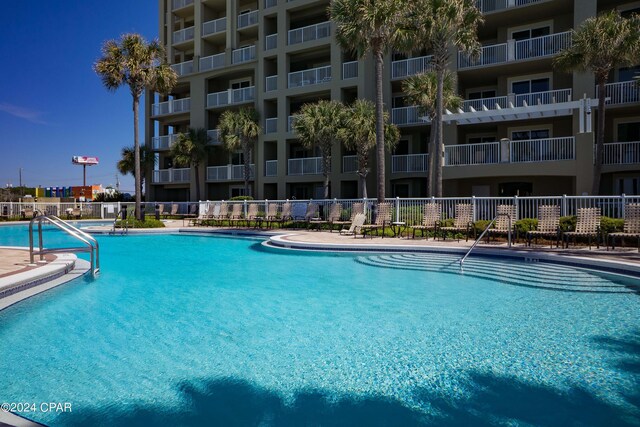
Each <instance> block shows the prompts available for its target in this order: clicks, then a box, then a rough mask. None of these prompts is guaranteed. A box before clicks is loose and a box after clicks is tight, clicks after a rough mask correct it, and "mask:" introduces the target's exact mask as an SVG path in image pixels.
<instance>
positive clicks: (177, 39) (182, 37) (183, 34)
mask: <svg viewBox="0 0 640 427" xmlns="http://www.w3.org/2000/svg"><path fill="white" fill-rule="evenodd" d="M194 35H195V32H194V30H193V27H188V28H185V29H183V30H178V31H174V32H173V43H174V44H176V43H183V42H186V41H188V40H193V37H194Z"/></svg>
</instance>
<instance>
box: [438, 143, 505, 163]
mask: <svg viewBox="0 0 640 427" xmlns="http://www.w3.org/2000/svg"><path fill="white" fill-rule="evenodd" d="M499 162H500V143H499V142H485V143H481V144H460V145H445V147H444V165H445V166H462V165H487V164H494V163H499Z"/></svg>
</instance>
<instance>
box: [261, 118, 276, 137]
mask: <svg viewBox="0 0 640 427" xmlns="http://www.w3.org/2000/svg"><path fill="white" fill-rule="evenodd" d="M276 132H278V118H277V117H272V118H269V119H265V121H264V133H276Z"/></svg>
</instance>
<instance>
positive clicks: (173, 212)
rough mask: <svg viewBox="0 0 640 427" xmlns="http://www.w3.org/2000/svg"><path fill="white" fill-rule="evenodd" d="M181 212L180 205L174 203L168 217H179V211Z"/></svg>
mask: <svg viewBox="0 0 640 427" xmlns="http://www.w3.org/2000/svg"><path fill="white" fill-rule="evenodd" d="M179 210H180V205H179V204H177V203H173V204H172V205H171V213H169V214H167V215H168V216H177V215H178V211H179Z"/></svg>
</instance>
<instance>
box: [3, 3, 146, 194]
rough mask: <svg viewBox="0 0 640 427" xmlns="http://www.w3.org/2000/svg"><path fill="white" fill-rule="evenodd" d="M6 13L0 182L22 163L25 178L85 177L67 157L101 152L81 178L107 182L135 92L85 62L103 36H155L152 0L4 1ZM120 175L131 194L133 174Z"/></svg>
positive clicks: (40, 181) (95, 54) (54, 182)
mask: <svg viewBox="0 0 640 427" xmlns="http://www.w3.org/2000/svg"><path fill="white" fill-rule="evenodd" d="M3 12H4V17H5V19H3V22H2V25H0V40H2V42H0V54H1V55H2V58H3V61H2V62H3V64H4V65H3V67H2V68H3V70H2V73H1V74H0V75H1V78H0V89H1V90H0V153H1V154H0V185H2V186H3V187H4V186H6V185H7V184H8V183H11V184H13V185H14V186H17V185H18V183H19V169H20V168H22V169H23V172H22V182H23V184H24V185H27V186H32V187H34V186H38V185H41V186H43V187H49V186H73V185H82V167H80V166H73V165H72V164H71V157H72V156H95V157H98V158H99V159H100V164H99V165H97V166H92V167H89V168H87V184H103V185H105V186H107V185H114V184H115V181H116V174H117V169H116V162H117V161H118V159H119V156H120V150H121V148H122V147H124V146H132V145H133V110H132V98H131V94H130V93H129V90H128V88H126V87H122V88H120V89H118V91H116V92H109V91H107V90H106V89H105V88H104V87H103V86H102V82H101V81H100V79H99V78H98V76H97V75H96V74H95V73H94V72H93V69H92V65H93V63H94V62H95V61H96V59H98V58H99V56H100V48H101V46H102V44H103V42H104V41H105V40H107V39H117V38H119V37H120V35H121V34H123V33H128V32H136V33H140V34H142V35H143V36H144V37H145V38H146V39H147V40H151V39H154V38H157V35H158V5H157V0H108V1H106V2H105V1H93V0H63V1H51V0H29V1H10V2H5V3H4V4H3ZM143 112H144V108H143V104H142V102H141V113H143ZM143 137H144V127H143V126H142V123H141V125H140V138H141V142H142V141H144V139H143ZM119 178H120V188H121V190H123V191H125V192H132V191H133V187H134V185H133V178H132V177H131V176H127V177H123V176H122V175H119Z"/></svg>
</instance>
